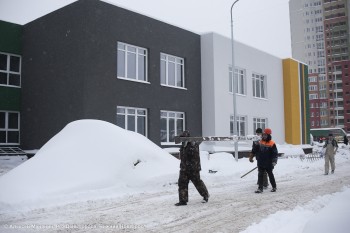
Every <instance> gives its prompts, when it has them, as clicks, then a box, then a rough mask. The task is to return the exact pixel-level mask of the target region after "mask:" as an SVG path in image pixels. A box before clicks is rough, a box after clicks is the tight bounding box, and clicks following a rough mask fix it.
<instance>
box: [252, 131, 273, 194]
mask: <svg viewBox="0 0 350 233" xmlns="http://www.w3.org/2000/svg"><path fill="white" fill-rule="evenodd" d="M271 133H272V131H271V129H269V128H266V129H264V133H263V134H262V138H261V140H260V142H259V152H258V154H259V157H258V158H257V160H258V169H259V175H258V182H259V188H258V190H256V191H255V193H262V192H263V176H264V172H267V174H268V175H269V179H270V183H271V185H272V190H271V192H276V190H277V186H276V181H275V176H274V175H273V172H272V171H273V168H274V166H275V165H276V164H277V159H278V151H277V147H276V144H275V142H274V141H272V138H271Z"/></svg>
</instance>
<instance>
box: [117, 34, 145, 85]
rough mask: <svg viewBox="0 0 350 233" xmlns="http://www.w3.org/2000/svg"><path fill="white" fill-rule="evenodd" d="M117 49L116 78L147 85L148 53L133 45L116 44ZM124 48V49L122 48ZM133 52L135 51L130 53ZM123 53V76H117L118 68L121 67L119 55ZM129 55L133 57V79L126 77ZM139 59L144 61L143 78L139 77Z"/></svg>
mask: <svg viewBox="0 0 350 233" xmlns="http://www.w3.org/2000/svg"><path fill="white" fill-rule="evenodd" d="M117 47H118V59H117V77H118V79H123V80H128V81H135V82H142V83H149V82H148V51H147V49H145V48H142V47H138V46H135V45H131V44H127V43H123V42H119V41H118V43H117ZM123 47H124V48H123ZM132 50H135V51H132ZM121 52H122V53H124V75H120V74H119V66H121V65H122V64H121V61H120V60H119V55H120V54H121ZM129 55H135V56H136V60H135V69H136V70H135V75H136V77H135V78H131V77H129V75H128V67H129V64H128V56H129ZM139 57H142V58H143V59H144V67H143V72H144V77H140V72H139V71H140V70H139V69H141V67H139Z"/></svg>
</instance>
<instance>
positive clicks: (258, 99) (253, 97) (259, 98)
mask: <svg viewBox="0 0 350 233" xmlns="http://www.w3.org/2000/svg"><path fill="white" fill-rule="evenodd" d="M253 98H254V99H258V100H265V101H268V100H269V99H267V98H259V97H253Z"/></svg>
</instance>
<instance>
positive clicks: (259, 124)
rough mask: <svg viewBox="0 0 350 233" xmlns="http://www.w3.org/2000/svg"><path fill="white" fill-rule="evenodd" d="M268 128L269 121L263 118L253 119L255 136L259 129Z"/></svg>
mask: <svg viewBox="0 0 350 233" xmlns="http://www.w3.org/2000/svg"><path fill="white" fill-rule="evenodd" d="M267 127H268V119H267V118H262V117H253V131H254V132H253V134H255V130H256V129H257V128H261V129H265V128H267Z"/></svg>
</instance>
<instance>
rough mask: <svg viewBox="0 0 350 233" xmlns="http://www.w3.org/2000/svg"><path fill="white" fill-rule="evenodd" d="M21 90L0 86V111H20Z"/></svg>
mask: <svg viewBox="0 0 350 233" xmlns="http://www.w3.org/2000/svg"><path fill="white" fill-rule="evenodd" d="M20 101H21V89H20V88H13V87H2V86H0V110H7V111H20V108H21V102H20Z"/></svg>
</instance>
